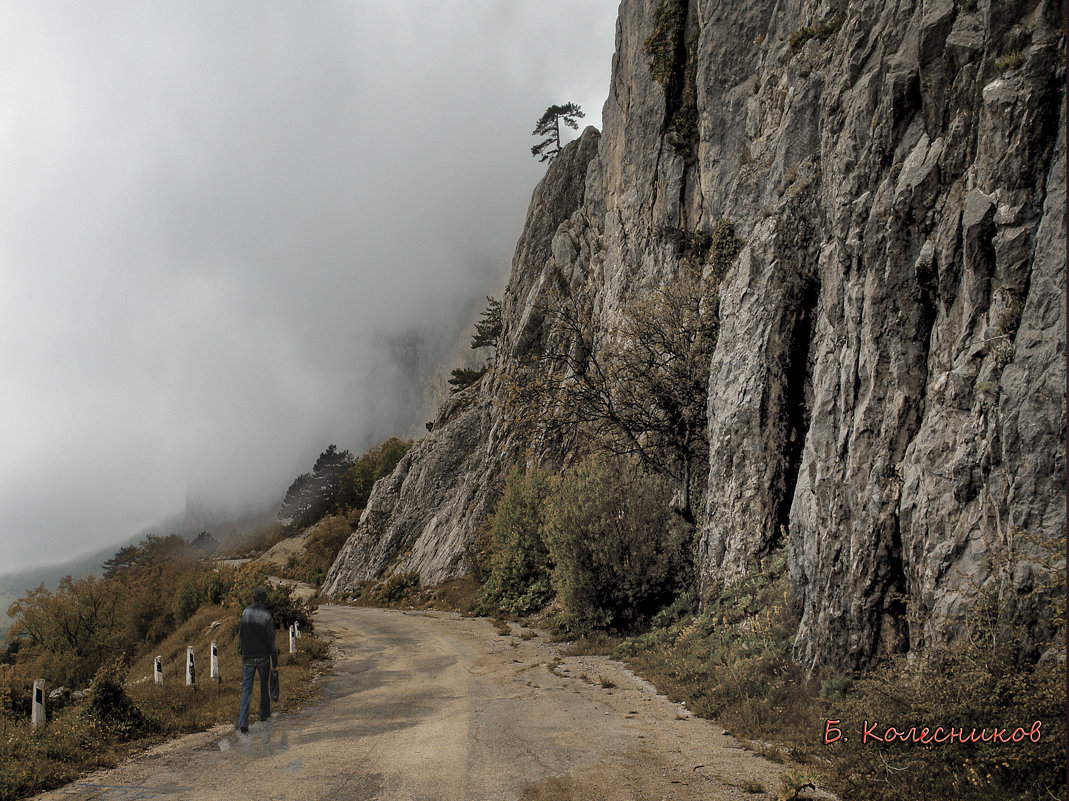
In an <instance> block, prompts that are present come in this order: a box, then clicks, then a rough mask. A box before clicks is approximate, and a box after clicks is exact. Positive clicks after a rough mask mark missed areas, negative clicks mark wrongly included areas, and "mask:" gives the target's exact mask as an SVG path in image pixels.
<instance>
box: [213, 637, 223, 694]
mask: <svg viewBox="0 0 1069 801" xmlns="http://www.w3.org/2000/svg"><path fill="white" fill-rule="evenodd" d="M211 679H212V681H214V682H215V683H216V684H218V683H219V682H221V681H222V678H221V677H220V676H219V646H218V645H217V644H216V643H215V641H214V640H213V641H212V665H211Z"/></svg>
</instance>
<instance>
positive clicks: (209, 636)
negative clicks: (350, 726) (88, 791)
mask: <svg viewBox="0 0 1069 801" xmlns="http://www.w3.org/2000/svg"><path fill="white" fill-rule="evenodd" d="M215 621H219V625H218V626H213V625H212V624H213V623H214V622H215ZM213 640H214V641H215V642H216V643H217V644H218V648H219V659H220V674H221V681H219V682H218V683H216V682H213V681H211V680H210V678H209V654H210V650H209V649H210V644H211V642H212V641H213ZM278 644H279V651H280V659H279V666H280V667H279V673H280V677H281V692H282V694H281V698H280V700H279V703H278V704H277V705H276V706H275V708H276V710H278V711H286V710H292V709H297V708H299V707H300V706H302V705H304V704H306V703H308V702H309V701H310V700H312V699H314V698H315V697H316V695H317V693H318V685H316V684H315V683H313V678H314V677H315V675H316V674H317V673H318V672H319V671H320V670H321V665H322V662H321V660H323V659H325V658H326V657H327V653H328V646H327V644H326V643H325V642H324V641H323V640H320V639H318V638H317V637H315V636H314V634H313V633H312V632H302V637H301V638H300V639H299V640H298V641H297V653H295V654H290V653H289V639H288V633H287V632H279V633H278ZM188 645H192V646H193V648H194V656H195V659H196V669H197V684H196V686H195V687H188V686H186V684H185V657H186V647H187V646H188ZM156 654H159V655H161V656H162V657H163V676H164V683H163V685H162V686H159V685H156V684H155V683H154V682H153V680H152V663H153V658H154V657H155V656H156ZM126 692H127V694H128V695H129V697H130V698H131V699H132V700H133V702H134V703H135V704H136V706H137V708H138V709H139V710H140V712H141V717H142V721H143V723H142V725H141V728H140V729H139V730H138V731H136V732H128V733H127V734H126V736H125V737H123V736H119V735H118V734H117V733H116V731H115V730H114V729H113V728H111V727H109V726H108V725H107V724H106V722H102V721H101V720H100V719H98V718H96V717H94V715H93V714H92V713H91V710H90V705H89V704H88V703H87V702H83V703H78V704H74V705H71V706H69V707H67V708H65V709H61V710H58V711H57V712H56V713H55V714H54V716H53V717H52V719H51V720H50V721H49V723H48V724H47V726H45V727H44V728H43V729H42V730H40V731H37V732H34V731H32V730H31V728H30V726H29V722H28V720H26V719H25V715H22V714H19V715H18V718H17V719H13V717H12V716H11V714H5V713H4V711H3V710H0V723H2V726H3V728H2V733H3V735H4V736H3V737H2V738H0V801H14V799H19V798H25V797H27V796H29V795H32V794H34V793H38V792H42V791H44V790H48V789H52V788H55V787H59V786H62V785H63V784H66V783H67V782H69V781H72V780H73V779H76V778H77V777H78V776H79V775H81V774H82V773H84V772H85V771H89V770H92V769H95V768H99V767H109V766H113V765H115V764H117V763H118V762H119V761H121V760H122V759H123V758H125V757H126V756H128V755H130V754H131V753H133V752H136V751H138V750H141V749H144V748H147V747H149V746H151V745H154V744H156V743H158V742H161V741H162V740H165V739H167V738H169V737H174V736H178V735H181V734H186V733H190V732H196V731H203V730H205V729H209V728H211V727H212V726H215V725H217V724H220V723H236V719H237V713H238V703H239V701H240V697H241V657H240V655H239V654H238V651H237V616H236V614H235V613H234V611H233V610H230V609H226V608H224V607H219V606H213V607H206V608H202V609H200V610H199V611H198V612H197V613H196V614H195V615H194V616H193V617H192V618H190V620H188V621H187V622H186V623H185V624H184V625H183V626H182V627H181V628H179V629H178V630H177V631H176V632H174V633H173V634H172V635H171V636H170V637H168V638H167V639H166V640H164V641H163V642H162V643H160V645H159V646H157V647H156V648H153V649H152V651H151V652H150V653H146V654H143V655H142V656H140V657H139V658H138V659H137V660H136V661H135V662H134V663H133V665H132V667H131V669H130V670H129V673H128V678H127V683H126ZM254 692H255V691H254ZM256 709H257V705H256V704H255V703H254V704H253V715H254V716H255V714H256ZM18 711H19V712H20V713H21V710H18Z"/></svg>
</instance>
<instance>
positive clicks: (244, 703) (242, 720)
mask: <svg viewBox="0 0 1069 801" xmlns="http://www.w3.org/2000/svg"><path fill="white" fill-rule="evenodd" d="M270 671H271V659H270V658H264V659H243V660H242V662H241V709H240V711H239V712H238V728H239V729H247V728H248V727H249V706H250V703H251V701H252V682H253V679H255V678H256V673H257V672H259V674H260V720H267V719H268V718H269V717H271V686H270V684H269V683H268V679H269V678H270V676H271V673H270Z"/></svg>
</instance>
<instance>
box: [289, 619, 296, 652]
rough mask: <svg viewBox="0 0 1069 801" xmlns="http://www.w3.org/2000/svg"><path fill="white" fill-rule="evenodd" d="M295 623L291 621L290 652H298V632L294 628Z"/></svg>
mask: <svg viewBox="0 0 1069 801" xmlns="http://www.w3.org/2000/svg"><path fill="white" fill-rule="evenodd" d="M295 625H296V624H295V623H290V653H291V654H295V653H297V634H296V630H295V629H294V626H295Z"/></svg>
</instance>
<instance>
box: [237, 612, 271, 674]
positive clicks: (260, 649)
mask: <svg viewBox="0 0 1069 801" xmlns="http://www.w3.org/2000/svg"><path fill="white" fill-rule="evenodd" d="M238 638H239V640H240V641H241V658H242V659H243V660H245V661H249V660H253V659H256V660H260V659H266V658H267V657H270V658H271V665H272V666H274V667H277V666H278V646H277V645H275V621H274V620H273V619H272V618H271V613H270V612H268V611H267V609H265V608H264V605H263V604H262V603H261V602H260V601H256V602H254V603H253V605H252V606H246V607H245V611H243V612H242V613H241V623H240V624H238Z"/></svg>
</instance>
